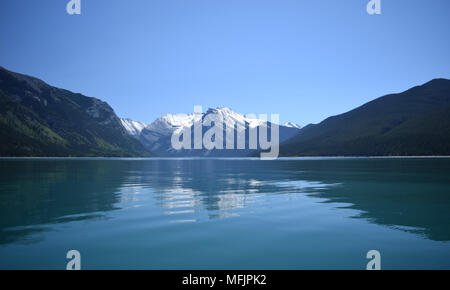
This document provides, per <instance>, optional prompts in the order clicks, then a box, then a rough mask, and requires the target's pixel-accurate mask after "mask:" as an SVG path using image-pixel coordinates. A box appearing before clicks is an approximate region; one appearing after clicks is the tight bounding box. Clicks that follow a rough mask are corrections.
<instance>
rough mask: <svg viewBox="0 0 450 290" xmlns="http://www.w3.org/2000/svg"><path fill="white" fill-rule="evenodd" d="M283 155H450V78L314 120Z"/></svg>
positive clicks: (436, 80) (282, 147) (287, 147)
mask: <svg viewBox="0 0 450 290" xmlns="http://www.w3.org/2000/svg"><path fill="white" fill-rule="evenodd" d="M280 152H281V155H283V156H411V155H416V156H419V155H450V80H448V79H435V80H432V81H430V82H428V83H426V84H424V85H422V86H417V87H414V88H412V89H409V90H407V91H405V92H403V93H400V94H391V95H387V96H384V97H380V98H378V99H375V100H373V101H371V102H369V103H367V104H365V105H363V106H361V107H359V108H356V109H354V110H352V111H349V112H347V113H345V114H341V115H338V116H333V117H330V118H328V119H326V120H324V121H323V122H321V123H319V124H317V125H308V126H306V127H304V128H303V129H301V130H300V133H299V134H298V135H296V136H295V137H293V138H291V139H290V140H288V141H287V142H285V143H284V144H282V146H281V147H280Z"/></svg>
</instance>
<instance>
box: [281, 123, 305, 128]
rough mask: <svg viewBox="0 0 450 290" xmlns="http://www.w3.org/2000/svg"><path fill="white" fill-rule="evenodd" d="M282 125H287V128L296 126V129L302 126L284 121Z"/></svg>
mask: <svg viewBox="0 0 450 290" xmlns="http://www.w3.org/2000/svg"><path fill="white" fill-rule="evenodd" d="M283 126H285V127H289V128H296V129H301V128H302V126H300V125H299V124H296V123H293V122H287V123H284V125H283Z"/></svg>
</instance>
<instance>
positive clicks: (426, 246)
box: [0, 158, 450, 269]
mask: <svg viewBox="0 0 450 290" xmlns="http://www.w3.org/2000/svg"><path fill="white" fill-rule="evenodd" d="M72 249H74V250H78V251H79V252H80V253H81V265H82V266H81V267H82V269H365V268H366V264H367V263H368V262H369V259H367V258H366V254H367V252H368V251H369V250H378V251H379V252H380V253H381V267H382V269H450V158H298V159H294V158H287V159H279V160H274V161H262V160H259V159H76V158H75V159H74V158H72V159H52V158H49V159H0V269H65V268H66V264H67V262H68V261H69V260H68V259H66V253H67V252H68V251H69V250H72Z"/></svg>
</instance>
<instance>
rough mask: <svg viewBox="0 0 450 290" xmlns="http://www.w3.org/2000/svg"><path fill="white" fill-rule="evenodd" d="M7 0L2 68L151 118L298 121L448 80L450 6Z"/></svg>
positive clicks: (443, 0) (423, 1) (354, 0)
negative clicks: (233, 114) (209, 112)
mask: <svg viewBox="0 0 450 290" xmlns="http://www.w3.org/2000/svg"><path fill="white" fill-rule="evenodd" d="M81 1H82V15H80V16H77V15H73V16H70V15H68V14H67V13H66V4H67V3H68V2H69V0H39V1H30V0H1V1H0V65H1V66H4V67H6V68H7V69H10V70H13V71H17V72H21V73H25V74H29V75H32V76H36V77H38V78H41V79H43V80H44V81H46V82H48V83H49V84H51V85H54V86H57V87H61V88H65V89H69V90H71V91H74V92H80V93H82V94H85V95H87V96H91V97H97V98H100V99H102V100H105V101H107V102H108V103H109V104H110V105H111V106H112V107H113V108H114V109H115V111H116V113H117V114H118V115H119V116H120V117H130V118H132V119H135V120H138V121H143V122H146V123H150V122H152V121H153V120H154V119H155V118H157V117H159V116H162V115H164V114H166V113H190V112H192V111H193V106H194V105H202V106H203V107H204V109H205V110H206V108H207V107H216V106H228V107H230V108H232V109H234V110H235V111H237V112H240V113H243V114H248V113H256V114H260V113H268V114H270V113H278V114H280V120H281V121H282V122H286V121H293V122H297V123H299V124H301V125H306V124H308V123H316V122H319V121H321V120H322V119H324V118H326V117H328V116H330V115H335V114H339V113H343V112H345V111H348V110H350V109H352V108H354V107H356V106H359V105H361V104H363V103H365V102H367V101H369V100H372V99H374V98H376V97H379V96H381V95H384V94H387V93H391V92H400V91H403V90H405V89H408V88H410V87H412V86H414V85H418V84H422V83H424V82H427V81H429V80H431V79H433V78H437V77H444V78H450V1H448V0H381V1H382V14H381V15H368V14H367V13H366V4H367V3H368V2H369V1H368V0H320V1H319V0H133V1H129V0H128V1H126V0H122V1H119V0H112V1H107V0H81Z"/></svg>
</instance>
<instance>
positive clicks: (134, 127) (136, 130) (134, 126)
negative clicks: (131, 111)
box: [120, 119, 146, 135]
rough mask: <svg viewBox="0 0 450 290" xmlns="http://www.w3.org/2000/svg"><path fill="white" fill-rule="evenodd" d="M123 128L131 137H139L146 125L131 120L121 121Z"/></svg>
mask: <svg viewBox="0 0 450 290" xmlns="http://www.w3.org/2000/svg"><path fill="white" fill-rule="evenodd" d="M120 122H121V123H122V126H123V127H124V128H125V130H127V132H128V133H129V134H131V135H138V134H140V133H141V131H142V130H143V129H144V128H145V126H146V125H145V124H144V123H141V122H137V121H133V120H131V119H120Z"/></svg>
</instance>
